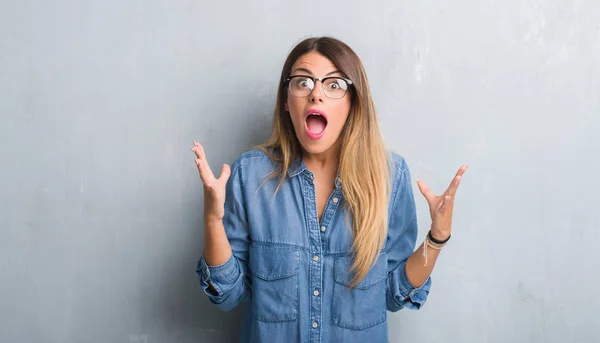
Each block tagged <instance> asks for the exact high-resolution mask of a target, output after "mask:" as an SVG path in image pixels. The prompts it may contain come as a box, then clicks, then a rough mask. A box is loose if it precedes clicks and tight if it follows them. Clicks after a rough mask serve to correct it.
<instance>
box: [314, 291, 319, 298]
mask: <svg viewBox="0 0 600 343" xmlns="http://www.w3.org/2000/svg"><path fill="white" fill-rule="evenodd" d="M313 294H314V295H315V297H316V296H319V290H318V289H315V291H314V292H313Z"/></svg>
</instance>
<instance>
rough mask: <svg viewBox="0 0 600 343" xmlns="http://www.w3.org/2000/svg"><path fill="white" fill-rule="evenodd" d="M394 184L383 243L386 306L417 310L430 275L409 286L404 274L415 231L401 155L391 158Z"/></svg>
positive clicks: (411, 197) (412, 201) (407, 172)
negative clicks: (386, 257)
mask: <svg viewBox="0 0 600 343" xmlns="http://www.w3.org/2000/svg"><path fill="white" fill-rule="evenodd" d="M393 167H394V169H393V170H394V171H395V172H394V173H392V175H393V176H394V179H395V180H394V183H393V185H394V186H393V188H392V197H391V199H392V201H391V202H390V210H389V211H390V216H389V227H388V235H387V242H386V254H387V256H388V280H387V309H388V311H392V312H396V311H398V310H400V309H402V308H404V307H406V308H409V309H413V310H418V309H420V308H421V307H422V306H423V305H424V304H425V301H426V300H427V296H428V295H429V290H430V288H431V277H430V278H428V279H427V280H426V281H425V282H424V283H423V284H422V285H420V286H418V287H416V286H414V285H412V284H411V283H410V282H409V281H408V278H407V276H406V271H405V266H406V261H407V260H408V258H409V257H410V255H411V254H412V253H413V252H414V250H415V244H416V240H417V234H418V225H417V213H416V207H415V199H414V194H413V191H412V186H411V176H410V170H409V169H408V165H407V164H406V162H405V161H404V159H403V158H402V157H399V156H396V158H395V159H394V164H393Z"/></svg>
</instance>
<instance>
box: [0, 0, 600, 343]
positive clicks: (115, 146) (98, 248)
mask: <svg viewBox="0 0 600 343" xmlns="http://www.w3.org/2000/svg"><path fill="white" fill-rule="evenodd" d="M229 7H231V8H230V9H227V8H229ZM324 34H327V35H333V36H335V37H338V38H340V39H342V40H344V41H346V42H347V43H349V44H350V46H352V47H353V48H354V49H355V50H356V52H357V53H358V54H359V56H360V57H361V58H362V59H363V61H364V64H365V66H366V69H367V72H368V75H369V78H370V81H371V86H372V91H373V94H374V98H375V101H376V104H377V107H378V110H379V114H380V118H381V122H382V127H383V131H384V134H385V138H386V140H387V143H388V146H389V148H390V149H392V150H395V151H396V152H398V153H400V154H402V155H404V157H405V158H406V159H407V160H408V162H409V165H410V166H411V168H412V170H413V176H414V177H415V178H417V177H418V178H421V179H423V180H424V181H426V182H428V183H429V184H430V185H431V187H432V188H433V189H434V190H436V191H438V192H439V191H442V190H443V188H444V187H445V186H446V184H447V183H448V182H449V181H450V179H451V177H452V175H453V173H454V172H455V170H456V168H458V167H459V166H460V165H461V164H462V163H465V162H469V163H470V169H469V171H468V172H467V174H466V175H465V179H464V181H463V183H462V185H461V189H460V190H459V194H458V196H459V197H458V199H457V204H456V209H455V211H456V214H455V220H454V234H453V236H454V238H453V241H452V243H451V244H450V245H449V246H448V248H447V249H446V250H445V251H444V252H443V255H442V257H441V260H440V262H439V265H438V266H437V268H436V270H435V272H434V288H433V290H432V293H431V295H430V298H429V302H428V304H427V305H426V306H425V308H424V309H423V310H422V311H419V312H412V311H401V312H399V313H395V314H390V315H389V323H390V329H389V330H390V337H391V341H392V342H474V343H475V342H477V343H480V342H495V343H504V342H540V343H541V342H598V341H600V333H598V328H599V324H600V315H598V310H600V298H599V297H598V289H600V257H599V256H598V252H597V249H598V247H599V246H600V233H599V232H600V210H598V207H599V206H598V205H599V204H600V200H598V194H600V181H598V175H599V174H600V163H599V162H598V156H600V138H599V136H600V3H599V2H597V1H592V0H589V1H583V0H562V1H561V0H548V1H543V0H527V1H521V0H505V1H478V0H465V1H458V2H443V3H442V2H438V1H403V2H398V1H385V2H384V1H382V2H375V3H373V4H366V2H365V1H336V2H317V1H301V2H284V1H263V2H260V3H259V2H254V3H249V2H243V1H236V2H235V3H227V4H218V3H217V2H215V1H213V2H208V1H139V0H138V1H115V0H113V1H67V0H57V1H52V2H50V1H10V2H9V1H6V0H3V1H0V163H1V165H0V228H1V230H0V278H1V282H0V341H1V342H48V343H51V342H94V343H95V342H97V343H100V342H137V343H158V342H231V341H233V340H234V339H235V337H236V331H237V328H238V326H239V324H240V319H241V316H240V314H241V311H240V310H241V309H238V310H235V311H233V312H230V313H224V312H220V311H219V310H217V309H216V308H214V307H212V306H211V305H210V303H209V302H208V300H207V299H206V298H205V297H204V296H203V295H202V293H201V291H200V288H199V284H198V280H197V277H196V274H195V264H196V260H197V259H198V257H199V256H200V254H201V249H202V246H203V227H202V211H201V209H202V193H201V183H200V180H199V178H198V175H197V172H196V170H195V166H194V163H193V155H192V153H191V152H190V150H189V149H188V147H189V146H190V145H191V142H192V140H198V141H200V142H202V143H204V144H205V146H206V149H207V151H208V157H209V161H210V162H211V163H212V165H213V166H215V168H217V169H218V168H219V167H218V166H220V164H222V163H225V162H231V161H232V160H233V159H234V158H235V157H236V156H237V155H238V154H239V152H240V151H241V150H242V149H243V148H245V147H247V146H249V145H251V144H253V143H258V142H260V141H262V140H263V139H264V138H266V137H267V135H268V134H269V127H270V117H271V110H272V106H273V102H274V96H275V93H274V92H275V87H276V83H277V80H278V76H279V75H278V73H279V71H280V68H281V66H282V63H283V60H284V58H285V56H286V54H287V52H288V51H289V50H290V49H291V48H292V46H293V45H295V44H296V43H297V42H299V41H300V40H301V39H302V38H304V37H306V36H309V35H324ZM415 191H417V189H416V187H415ZM416 195H417V196H418V198H417V207H418V211H419V220H420V223H421V231H420V237H423V236H424V234H425V232H426V230H427V224H428V212H427V211H428V209H427V207H426V202H425V201H424V199H423V198H422V197H421V195H420V194H419V193H418V191H417V193H416Z"/></svg>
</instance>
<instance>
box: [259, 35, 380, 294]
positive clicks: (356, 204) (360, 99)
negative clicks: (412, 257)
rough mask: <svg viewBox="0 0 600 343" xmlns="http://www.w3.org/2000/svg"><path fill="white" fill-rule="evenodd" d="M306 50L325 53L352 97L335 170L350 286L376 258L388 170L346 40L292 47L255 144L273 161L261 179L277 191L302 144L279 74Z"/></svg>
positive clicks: (360, 72)
mask: <svg viewBox="0 0 600 343" xmlns="http://www.w3.org/2000/svg"><path fill="white" fill-rule="evenodd" d="M308 52H317V53H319V54H321V55H323V56H325V57H327V58H328V59H329V60H331V62H332V63H333V64H334V65H335V66H336V67H337V68H338V70H340V71H341V72H342V73H344V74H345V75H346V76H347V77H348V78H349V79H351V80H352V82H353V87H352V88H351V90H350V92H349V94H347V95H346V96H351V97H352V98H351V107H350V113H349V115H348V119H347V120H346V123H345V125H344V128H343V129H342V132H341V134H340V137H339V141H340V150H339V151H340V156H339V163H340V165H339V173H340V178H341V181H342V192H343V198H344V201H345V202H344V206H346V207H347V209H348V210H349V212H350V214H351V215H352V219H353V220H352V222H353V225H352V228H351V230H352V235H353V244H352V253H353V257H354V262H353V265H352V267H351V270H350V271H349V272H351V273H354V276H353V280H352V286H356V284H357V283H358V282H360V280H362V279H363V278H364V277H365V275H366V274H367V273H368V271H369V269H370V268H371V267H372V266H373V264H374V263H375V262H376V261H377V259H378V257H379V254H380V252H381V249H382V248H383V244H384V242H385V239H386V235H387V226H388V201H389V194H390V175H389V174H390V173H389V166H388V163H389V159H388V156H387V152H386V149H385V146H384V143H383V137H382V136H381V132H380V130H379V122H378V119H377V114H376V112H375V106H374V104H373V100H372V98H371V92H370V90H369V84H368V80H367V75H366V73H365V70H364V67H363V65H362V62H361V61H360V59H359V58H358V56H357V55H356V54H355V53H354V51H353V50H352V49H351V48H350V47H349V46H348V45H346V44H345V43H343V42H341V41H339V40H337V39H335V38H331V37H314V38H308V39H305V40H303V41H302V42H300V43H299V44H298V45H296V47H294V49H292V51H291V52H290V54H289V55H288V57H287V59H286V61H285V63H284V65H283V69H282V72H281V78H280V80H279V89H278V92H277V102H276V104H275V113H274V115H273V131H272V134H271V137H270V138H269V139H268V140H267V141H266V142H265V143H263V144H261V145H258V146H256V147H255V148H259V149H261V150H262V151H264V152H265V153H266V154H267V155H268V156H269V157H270V158H271V160H273V162H275V164H276V165H277V166H278V167H277V168H276V170H275V171H274V172H273V173H272V174H271V175H270V176H269V177H268V178H267V181H268V180H271V179H279V182H278V185H277V188H276V192H277V191H278V190H279V188H280V186H281V184H282V183H283V182H284V180H285V178H286V176H287V175H286V171H287V170H288V168H289V167H290V166H291V164H292V163H293V162H294V161H295V160H296V158H298V157H302V147H301V145H300V142H299V141H298V138H297V137H296V133H295V131H294V127H293V124H292V121H291V118H290V116H289V114H288V113H287V111H286V110H285V102H286V100H287V95H288V92H287V90H288V89H287V85H286V82H285V79H286V78H287V77H289V76H290V73H291V69H292V66H293V65H294V63H295V62H296V60H297V59H298V58H299V57H300V56H302V55H304V54H306V53H308Z"/></svg>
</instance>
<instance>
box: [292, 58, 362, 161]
mask: <svg viewBox="0 0 600 343" xmlns="http://www.w3.org/2000/svg"><path fill="white" fill-rule="evenodd" d="M294 75H307V76H312V77H314V78H318V79H322V78H325V77H330V76H339V77H345V76H344V75H343V74H342V73H341V72H340V71H339V70H338V69H337V68H336V66H335V65H334V64H333V63H332V62H331V61H330V60H329V59H328V58H327V57H325V56H323V55H321V54H319V53H317V52H309V53H307V54H305V55H302V56H300V57H299V58H298V59H297V60H296V62H295V63H294V65H293V66H292V72H291V76H294ZM329 82H331V81H329ZM329 82H328V83H329ZM292 87H296V88H294V89H301V88H302V87H307V83H306V82H304V81H303V80H301V79H296V78H294V79H292V80H291V81H290V83H289V85H288V90H287V100H286V102H285V110H286V111H288V112H289V114H290V117H291V119H292V123H293V124H294V131H295V132H296V136H297V137H298V140H299V141H300V144H302V147H303V148H304V150H305V151H306V152H307V153H309V154H320V153H323V152H325V151H327V150H329V149H330V148H331V147H334V145H337V144H336V143H337V141H338V138H339V136H340V133H341V131H342V128H343V127H344V124H345V123H346V119H347V118H348V113H349V112H350V105H351V101H350V97H351V95H350V91H349V90H348V91H346V92H345V95H344V96H343V97H342V98H339V99H332V98H330V97H328V96H326V95H325V94H324V92H323V87H322V82H321V81H315V84H314V89H313V90H312V92H310V94H308V95H307V96H302V97H300V96H296V95H294V94H292V93H291V88H292ZM326 87H328V89H329V91H328V94H330V95H331V94H333V93H335V92H339V91H340V90H341V88H339V87H340V86H339V84H337V83H336V84H329V85H327V86H326ZM296 93H299V91H296ZM342 93H343V91H342Z"/></svg>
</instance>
